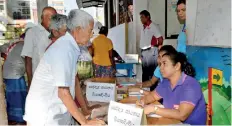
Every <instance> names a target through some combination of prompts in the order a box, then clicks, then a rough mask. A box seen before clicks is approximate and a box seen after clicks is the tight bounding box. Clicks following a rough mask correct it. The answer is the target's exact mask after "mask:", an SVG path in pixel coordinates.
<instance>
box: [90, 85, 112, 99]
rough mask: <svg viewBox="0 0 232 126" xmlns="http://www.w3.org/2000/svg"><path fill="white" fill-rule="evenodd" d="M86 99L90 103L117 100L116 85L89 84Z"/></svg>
mask: <svg viewBox="0 0 232 126" xmlns="http://www.w3.org/2000/svg"><path fill="white" fill-rule="evenodd" d="M86 97H87V100H88V101H95V102H110V101H115V100H116V84H112V83H98V82H87V87H86Z"/></svg>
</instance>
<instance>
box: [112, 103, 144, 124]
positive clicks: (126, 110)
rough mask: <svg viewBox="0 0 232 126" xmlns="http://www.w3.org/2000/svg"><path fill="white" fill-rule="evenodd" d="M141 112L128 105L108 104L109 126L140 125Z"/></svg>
mask: <svg viewBox="0 0 232 126" xmlns="http://www.w3.org/2000/svg"><path fill="white" fill-rule="evenodd" d="M142 117H143V110H142V109H140V108H136V107H133V106H130V105H126V104H121V103H117V102H114V101H111V102H110V106H109V110H108V125H109V126H138V125H141V123H142Z"/></svg>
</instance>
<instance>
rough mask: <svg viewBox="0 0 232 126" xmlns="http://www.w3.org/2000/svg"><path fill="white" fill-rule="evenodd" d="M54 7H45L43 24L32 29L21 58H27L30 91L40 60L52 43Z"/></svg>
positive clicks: (27, 36) (27, 35) (28, 33)
mask: <svg viewBox="0 0 232 126" xmlns="http://www.w3.org/2000/svg"><path fill="white" fill-rule="evenodd" d="M56 13H57V12H56V10H55V9H54V8H52V7H45V8H44V9H43V12H42V16H41V19H42V23H41V24H39V25H37V26H35V27H33V28H31V29H30V30H29V31H28V32H27V34H26V37H25V40H24V46H23V50H22V53H21V56H22V57H24V58H25V68H26V73H27V78H28V89H29V88H30V85H31V80H32V77H33V73H34V72H35V69H36V67H37V66H38V64H39V61H40V58H41V57H42V56H43V54H44V52H45V50H46V48H47V47H48V45H49V44H50V43H51V40H50V39H49V38H48V36H49V30H48V29H49V25H50V19H51V17H52V16H53V15H54V14H56Z"/></svg>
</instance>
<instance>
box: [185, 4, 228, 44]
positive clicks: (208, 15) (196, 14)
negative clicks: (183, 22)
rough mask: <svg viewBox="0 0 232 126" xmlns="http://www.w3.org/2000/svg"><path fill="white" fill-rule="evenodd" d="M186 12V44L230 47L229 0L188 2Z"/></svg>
mask: <svg viewBox="0 0 232 126" xmlns="http://www.w3.org/2000/svg"><path fill="white" fill-rule="evenodd" d="M189 8H190V9H189ZM187 10H188V11H187V15H191V16H187V28H188V29H187V34H188V41H189V43H188V44H190V45H196V46H214V47H232V46H231V30H232V29H231V0H220V1H219V0H188V2H187Z"/></svg>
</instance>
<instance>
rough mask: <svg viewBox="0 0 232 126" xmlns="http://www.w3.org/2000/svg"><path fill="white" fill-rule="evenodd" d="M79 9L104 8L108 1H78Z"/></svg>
mask: <svg viewBox="0 0 232 126" xmlns="http://www.w3.org/2000/svg"><path fill="white" fill-rule="evenodd" d="M76 1H77V5H78V8H87V7H103V4H104V3H105V2H106V1H107V0H76Z"/></svg>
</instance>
